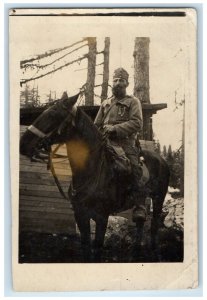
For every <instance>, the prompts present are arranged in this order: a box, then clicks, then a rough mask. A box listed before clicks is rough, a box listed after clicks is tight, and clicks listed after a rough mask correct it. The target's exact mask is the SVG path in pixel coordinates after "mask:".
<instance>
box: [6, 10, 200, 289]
mask: <svg viewBox="0 0 207 300" xmlns="http://www.w3.org/2000/svg"><path fill="white" fill-rule="evenodd" d="M196 26H197V25H196V12H195V10H193V9H115V8H114V9H112V8H111V9H13V10H10V16H9V47H10V106H11V111H10V140H15V143H14V144H13V145H12V146H11V153H10V155H11V174H12V220H13V232H12V233H13V237H12V238H13V280H14V286H15V287H16V289H17V290H20V291H23V290H24V291H27V290H32V291H35V290H36V291H38V290H53V289H54V285H53V286H52V284H51V287H50V283H52V282H53V281H56V279H57V278H58V275H57V274H59V273H60V272H61V270H64V271H62V272H63V273H62V274H71V276H73V275H72V274H73V271H74V270H75V272H77V273H79V272H82V273H84V272H87V273H88V272H89V273H90V272H91V273H90V274H93V275H92V276H94V277H96V276H97V277H100V275H98V274H100V272H101V274H102V272H105V271H106V274H105V275H103V278H102V277H101V278H99V279H100V283H99V282H98V279H97V283H96V281H95V284H94V288H93V284H92V283H88V285H87V282H86V281H85V280H86V279H84V282H82V283H81V282H80V281H81V280H80V281H79V283H77V282H76V284H75V285H74V286H72V283H71V282H70V283H67V281H66V280H65V283H64V284H63V282H62V283H57V282H55V286H56V288H55V289H58V290H60V291H61V290H67V288H68V290H73V289H75V290H79V289H80V290H81V289H86V290H87V289H88V290H92V289H95V290H96V289H97V290H99V289H102V288H103V289H106V290H108V289H112V290H113V289H117V285H116V284H118V282H119V285H118V286H119V289H159V288H184V287H188V288H193V287H196V286H197V175H196V174H197V173H196V169H197V145H196V142H197V118H196V111H197V98H196V97H197V95H196V86H197V83H196V79H197V75H196ZM190 162H191V163H190ZM192 170H194V171H193V172H192ZM137 266H142V267H141V269H140V270H137ZM36 267H37V268H36ZM44 268H45V269H44ZM86 268H87V271H86ZM43 269H44V270H46V271H42V270H43ZM103 269H105V270H103ZM33 270H35V272H37V270H38V272H39V273H38V274H40V273H41V274H40V275H35V276H40V277H39V278H42V277H43V278H44V280H43V281H42V282H38V283H37V282H36V280H35V282H36V283H35V282H34V284H33V283H32V282H31V281H30V283H31V286H30V285H29V278H30V280H31V276H32V274H30V273H33ZM49 270H51V272H50V271H49ZM55 270H56V271H57V272H56V271H55ZM89 270H90V271H89ZM111 270H113V272H115V273H113V274H114V276H115V278H117V283H116V282H112V281H111V282H110V277H111V276H113V275H112V274H111V275H110V276H109V275H108V274H109V273H110V272H111ZM121 270H122V271H121ZM130 270H131V271H130ZM25 272H26V274H30V275H28V279H25V278H24V280H23V278H22V277H21V276H20V275H22V276H23V274H25ZM45 272H46V273H45ZM54 272H55V273H56V274H55V276H54V277H52V274H53V275H54ZM130 272H131V273H130ZM134 272H135V273H134ZM136 272H139V277H137V278H139V281H135V282H134V277H135V274H136ZM153 272H154V273H156V272H158V274H161V276H160V281H159V278H153V280H152V282H151V284H149V282H148V280H147V278H151V277H153V275H152V274H151V273H153ZM166 272H167V273H166ZM183 272H184V273H183ZM89 273H88V274H89ZM126 273H127V275H125V274H126ZM170 273H171V274H170ZM33 274H36V273H33ZM44 274H48V276H49V277H48V278H47V279H45V276H44ZM49 274H51V275H49ZM121 274H122V275H121ZM166 274H168V275H166ZM178 274H182V280H179V277H178ZM107 276H108V278H107ZM130 276H131V282H130V280H129V279H128V278H129V277H130ZM24 277H25V276H24ZM50 277H52V279H51V278H50ZM140 277H141V280H140ZM158 277H159V276H158ZM35 278H38V277H35ZM55 278H56V279H55ZM161 278H162V279H161ZM163 279H164V281H163ZM25 280H26V282H27V281H28V282H27V283H26V282H25ZM123 280H125V282H122V281H123ZM127 280H128V282H127ZM165 280H167V281H166V282H165ZM168 280H169V282H170V283H169V282H168ZM91 281H92V280H91ZM120 282H121V284H120ZM132 282H133V283H132ZM67 284H68V285H67ZM102 286H103V287H102Z"/></svg>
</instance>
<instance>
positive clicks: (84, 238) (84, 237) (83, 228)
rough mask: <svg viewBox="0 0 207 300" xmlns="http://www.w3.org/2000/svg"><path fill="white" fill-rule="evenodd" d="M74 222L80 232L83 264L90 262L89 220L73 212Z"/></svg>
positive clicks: (83, 215) (79, 213) (81, 214)
mask: <svg viewBox="0 0 207 300" xmlns="http://www.w3.org/2000/svg"><path fill="white" fill-rule="evenodd" d="M75 220H76V223H77V225H78V228H79V230H80V238H81V248H82V252H83V260H84V262H90V261H91V237H90V218H89V217H88V216H87V215H85V214H84V213H82V212H81V211H75Z"/></svg>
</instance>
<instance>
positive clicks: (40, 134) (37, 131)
mask: <svg viewBox="0 0 207 300" xmlns="http://www.w3.org/2000/svg"><path fill="white" fill-rule="evenodd" d="M28 130H29V131H31V132H32V133H34V134H35V135H37V136H38V137H40V138H44V137H46V134H45V133H44V132H42V131H41V130H39V129H38V128H36V127H35V126H33V125H30V126H29V127H28Z"/></svg>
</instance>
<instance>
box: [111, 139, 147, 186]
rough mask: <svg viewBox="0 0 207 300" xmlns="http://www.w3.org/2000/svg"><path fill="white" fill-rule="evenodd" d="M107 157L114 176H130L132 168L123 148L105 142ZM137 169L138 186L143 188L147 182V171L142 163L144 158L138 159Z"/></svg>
mask: <svg viewBox="0 0 207 300" xmlns="http://www.w3.org/2000/svg"><path fill="white" fill-rule="evenodd" d="M106 148H107V156H108V160H109V161H110V163H111V167H112V169H113V171H114V173H115V174H118V176H119V177H124V176H129V175H131V174H132V167H131V163H130V160H129V159H128V157H127V156H126V154H125V152H124V150H123V148H122V147H121V146H119V145H114V144H112V143H111V142H110V141H108V142H107V146H106ZM139 161H140V163H139V167H140V173H141V177H140V181H139V186H140V187H143V186H144V185H145V184H146V183H147V182H148V180H149V177H150V175H149V170H148V168H147V166H146V164H145V162H144V157H143V156H141V157H140V158H139Z"/></svg>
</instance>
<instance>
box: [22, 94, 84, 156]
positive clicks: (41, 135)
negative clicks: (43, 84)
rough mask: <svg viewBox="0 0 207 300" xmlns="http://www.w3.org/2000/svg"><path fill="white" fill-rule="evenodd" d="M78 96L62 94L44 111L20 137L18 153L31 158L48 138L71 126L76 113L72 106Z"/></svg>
mask: <svg viewBox="0 0 207 300" xmlns="http://www.w3.org/2000/svg"><path fill="white" fill-rule="evenodd" d="M79 95H80V93H78V94H77V95H75V96H72V97H68V95H67V93H66V92H64V93H63V96H62V98H61V99H60V100H58V101H57V102H56V103H55V104H54V105H53V106H52V107H50V108H48V109H47V110H45V111H44V112H43V113H42V114H41V115H40V116H39V117H38V118H37V119H36V120H35V121H34V123H33V124H32V125H31V126H29V127H28V129H27V130H26V132H25V133H24V134H23V136H22V137H21V140H20V153H21V154H23V155H26V156H28V157H32V156H33V155H34V154H35V153H37V152H38V150H39V149H40V148H41V147H42V145H44V146H45V144H46V141H47V142H48V140H49V139H50V137H52V136H56V137H57V136H58V134H59V135H60V133H61V131H62V130H64V128H65V125H66V124H67V125H68V124H71V125H72V122H73V119H74V115H75V112H76V109H75V107H74V105H75V103H76V102H77V99H78V97H79ZM68 127H69V126H68ZM52 143H54V140H53V142H52Z"/></svg>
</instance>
